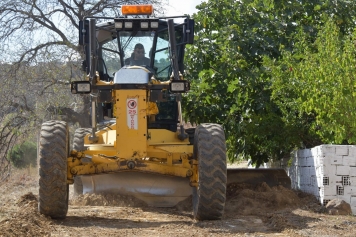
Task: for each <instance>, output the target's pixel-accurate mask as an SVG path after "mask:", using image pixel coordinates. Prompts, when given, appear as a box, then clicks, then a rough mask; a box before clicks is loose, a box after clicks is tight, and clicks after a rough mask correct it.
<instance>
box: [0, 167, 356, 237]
mask: <svg viewBox="0 0 356 237" xmlns="http://www.w3.org/2000/svg"><path fill="white" fill-rule="evenodd" d="M37 183H38V181H37V177H36V174H35V172H34V171H31V172H29V171H28V170H22V171H17V172H15V173H14V174H13V175H12V177H11V179H10V180H8V181H7V182H6V183H3V184H0V185H1V186H0V188H1V196H0V236H185V237H187V236H356V218H355V217H353V216H332V215H328V214H326V213H325V212H324V208H323V207H322V206H320V205H319V204H318V203H317V201H316V200H315V199H314V198H313V197H311V196H309V195H307V194H304V193H301V192H296V191H292V190H288V189H285V188H283V187H275V188H270V187H268V186H267V185H265V184H261V185H258V186H256V187H250V186H248V185H229V186H228V191H227V202H226V206H225V209H226V210H225V215H224V217H223V219H222V220H220V221H200V222H199V221H195V220H194V219H193V215H192V212H191V210H192V206H191V200H186V201H184V202H182V203H180V204H178V205H177V206H176V207H175V208H152V207H147V206H145V204H143V203H142V202H140V201H137V200H136V199H134V198H133V197H127V196H118V195H110V194H106V195H82V196H79V197H75V198H74V197H72V196H71V200H70V206H69V211H68V215H67V218H66V219H64V220H52V219H50V218H48V217H45V216H43V215H40V214H39V213H38V212H37V205H38V203H37V195H38V184H37ZM71 191H72V190H71Z"/></svg>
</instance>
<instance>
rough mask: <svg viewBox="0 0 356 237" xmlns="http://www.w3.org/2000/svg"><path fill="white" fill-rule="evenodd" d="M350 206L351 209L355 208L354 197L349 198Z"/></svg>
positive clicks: (355, 199)
mask: <svg viewBox="0 0 356 237" xmlns="http://www.w3.org/2000/svg"><path fill="white" fill-rule="evenodd" d="M350 205H351V207H356V197H355V196H351V197H350ZM353 214H355V213H353Z"/></svg>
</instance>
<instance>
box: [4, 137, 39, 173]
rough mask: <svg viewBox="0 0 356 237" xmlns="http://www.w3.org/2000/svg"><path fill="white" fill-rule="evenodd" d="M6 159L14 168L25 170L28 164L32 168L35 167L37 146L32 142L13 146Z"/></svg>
mask: <svg viewBox="0 0 356 237" xmlns="http://www.w3.org/2000/svg"><path fill="white" fill-rule="evenodd" d="M7 158H8V160H9V161H10V162H11V163H12V164H13V166H15V167H16V168H25V167H27V166H29V165H30V164H31V165H32V166H33V167H34V166H36V165H37V162H36V160H37V146H36V144H35V143H33V142H24V143H22V144H18V145H15V146H14V147H13V148H12V150H11V151H10V152H9V153H8V156H7Z"/></svg>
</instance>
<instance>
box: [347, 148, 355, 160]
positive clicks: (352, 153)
mask: <svg viewBox="0 0 356 237" xmlns="http://www.w3.org/2000/svg"><path fill="white" fill-rule="evenodd" d="M349 156H350V157H354V158H355V159H356V146H349Z"/></svg>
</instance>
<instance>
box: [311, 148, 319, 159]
mask: <svg viewBox="0 0 356 237" xmlns="http://www.w3.org/2000/svg"><path fill="white" fill-rule="evenodd" d="M310 153H311V156H312V157H317V156H321V149H320V147H319V146H317V147H313V148H312V149H310Z"/></svg>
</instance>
